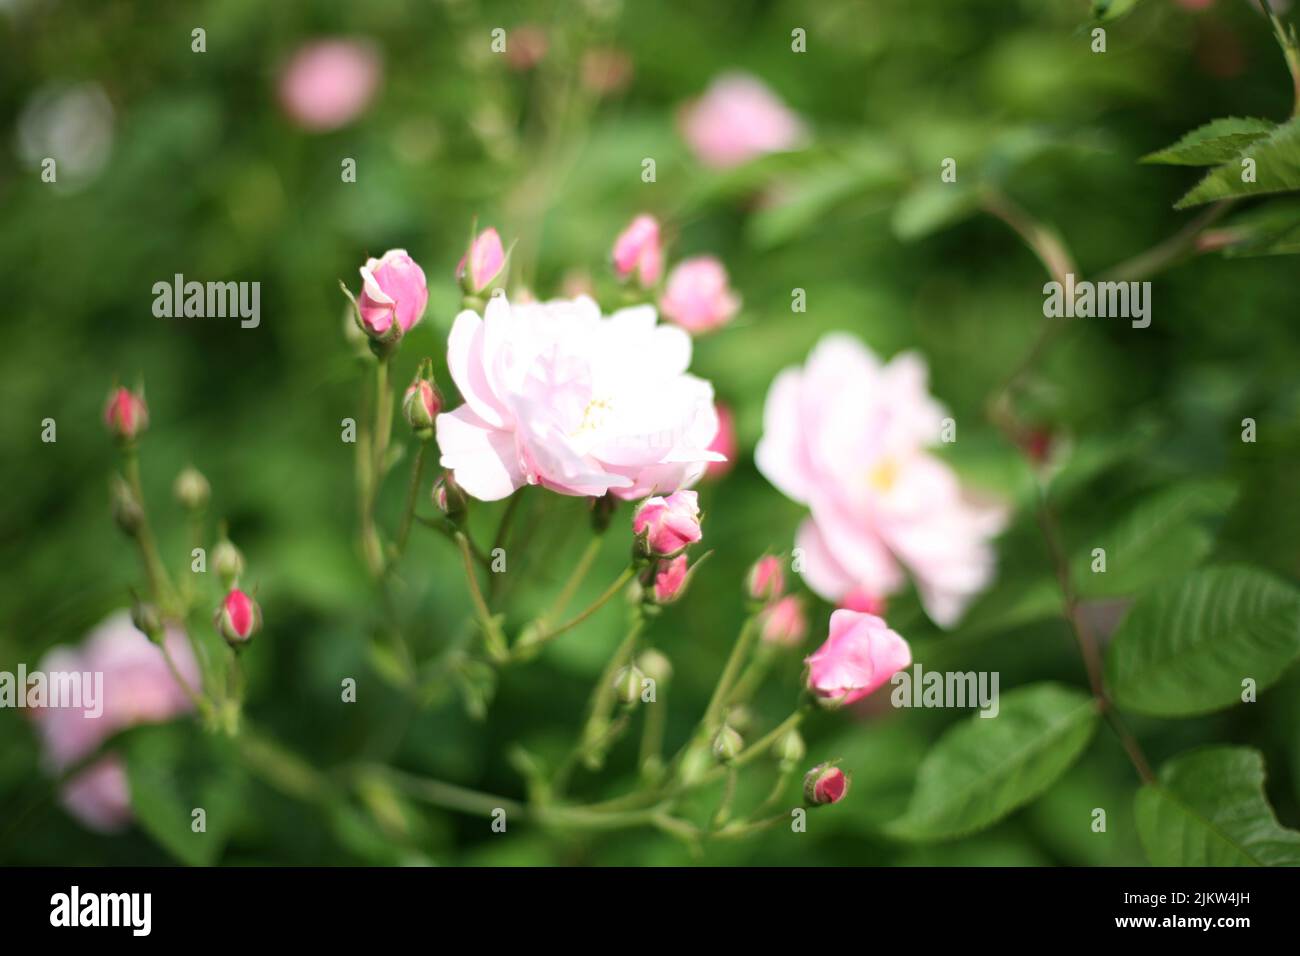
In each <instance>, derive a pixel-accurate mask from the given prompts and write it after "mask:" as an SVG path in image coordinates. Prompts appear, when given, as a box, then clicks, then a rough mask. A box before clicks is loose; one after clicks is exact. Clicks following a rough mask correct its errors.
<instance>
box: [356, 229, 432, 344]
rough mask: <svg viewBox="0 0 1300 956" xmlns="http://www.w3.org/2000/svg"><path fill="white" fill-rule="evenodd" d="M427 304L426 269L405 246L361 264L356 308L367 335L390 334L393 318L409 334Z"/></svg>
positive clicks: (379, 335)
mask: <svg viewBox="0 0 1300 956" xmlns="http://www.w3.org/2000/svg"><path fill="white" fill-rule="evenodd" d="M428 303H429V288H428V286H427V285H426V283H425V280H424V270H423V269H421V268H420V266H419V263H417V262H416V261H415V260H414V259H412V258H411V257H410V256H408V255H407V254H406V250H405V249H389V250H388V251H387V252H385V253H384V255H383V258H380V259H367V260H366V264H365V265H364V266H362V267H361V295H360V296H358V297H357V309H358V311H359V312H360V313H361V322H362V324H363V325H364V326H365V330H366V333H367V334H368V335H371V336H374V337H381V336H385V335H387V334H388V333H389V329H390V327H391V326H392V324H393V319H397V324H398V327H399V328H400V329H401V330H402V334H406V333H407V332H409V331H410V330H411V328H412V327H413V326H414V325H415V324H416V323H417V322H419V321H420V319H421V317H422V316H423V315H424V308H425V306H426V305H428Z"/></svg>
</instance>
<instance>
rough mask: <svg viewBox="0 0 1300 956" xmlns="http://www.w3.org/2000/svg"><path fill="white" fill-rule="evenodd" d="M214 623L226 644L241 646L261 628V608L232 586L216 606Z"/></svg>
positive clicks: (235, 646)
mask: <svg viewBox="0 0 1300 956" xmlns="http://www.w3.org/2000/svg"><path fill="white" fill-rule="evenodd" d="M216 625H217V630H218V631H220V632H221V636H222V637H224V638H225V639H226V643H227V644H229V645H230V646H231V647H234V648H239V647H242V646H244V645H245V644H247V643H248V642H249V641H250V640H252V638H253V635H254V634H256V633H257V632H258V631H260V630H261V629H262V609H261V608H260V607H258V605H257V602H256V601H254V600H253V599H252V598H251V597H249V596H248V595H247V594H245V593H244V592H243V591H241V590H239V588H233V589H232V590H231V591H229V592H228V593H227V594H226V596H225V598H224V599H223V600H222V602H221V606H220V607H219V608H217V616H216Z"/></svg>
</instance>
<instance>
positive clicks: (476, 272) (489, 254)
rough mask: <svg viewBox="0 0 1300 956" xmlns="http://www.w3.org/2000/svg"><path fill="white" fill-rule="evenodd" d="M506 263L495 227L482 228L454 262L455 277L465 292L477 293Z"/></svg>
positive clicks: (485, 287)
mask: <svg viewBox="0 0 1300 956" xmlns="http://www.w3.org/2000/svg"><path fill="white" fill-rule="evenodd" d="M505 264H506V251H505V247H504V246H502V245H501V235H500V233H498V232H497V231H496V230H495V229H491V228H488V229H484V230H483V231H482V232H480V233H479V234H478V235H477V236H475V237H474V239H473V241H472V242H470V244H469V249H468V250H467V251H466V253H465V255H463V256H461V257H460V262H458V263H457V264H456V278H457V279H459V280H460V281H461V284H462V285H463V286H464V288H465V291H466V292H470V293H474V294H478V293H480V292H483V291H485V290H486V289H487V287H488V286H490V285H491V284H492V280H493V279H495V278H496V277H497V276H498V275H500V273H501V270H502V268H504V266H505Z"/></svg>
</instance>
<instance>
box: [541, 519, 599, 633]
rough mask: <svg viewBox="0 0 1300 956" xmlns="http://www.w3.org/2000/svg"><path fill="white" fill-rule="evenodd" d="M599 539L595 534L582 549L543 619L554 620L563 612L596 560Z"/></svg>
mask: <svg viewBox="0 0 1300 956" xmlns="http://www.w3.org/2000/svg"><path fill="white" fill-rule="evenodd" d="M601 541H602V538H601V536H600V535H596V536H595V537H593V538H592V539H591V540H590V541H588V542H587V547H586V548H585V549H583V552H582V556H581V557H579V558H578V563H577V564H576V565H574V567H573V573H572V574H570V575H569V579H568V580H567V581H565V582H564V586H563V587H562V588H560V593H559V594H557V595H556V597H555V600H554V601H553V602H552V603H551V607H550V609H549V610H547V612H546V616H545V617H544V618H543V620H545V621H554V620H555V619H556V618H558V617H559V616H560V615H561V614H563V613H564V609H565V608H566V607H568V606H569V602H570V601H572V600H573V595H574V594H575V593H576V592H577V590H578V588H579V586H581V584H582V582H583V580H584V579H585V578H586V577H587V572H588V571H590V570H591V565H592V563H593V562H594V561H595V560H596V555H598V554H599V553H600V545H601Z"/></svg>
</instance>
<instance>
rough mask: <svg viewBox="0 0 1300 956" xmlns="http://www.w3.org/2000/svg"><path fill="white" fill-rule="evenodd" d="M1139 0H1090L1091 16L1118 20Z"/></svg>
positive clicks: (1097, 18)
mask: <svg viewBox="0 0 1300 956" xmlns="http://www.w3.org/2000/svg"><path fill="white" fill-rule="evenodd" d="M1141 2H1142V0H1092V18H1093V19H1094V20H1118V19H1119V18H1120V17H1122V16H1124V14H1126V13H1128V12H1129V11H1130V10H1132V9H1133V8H1134V7H1136V6H1137V5H1138V4H1139V3H1141Z"/></svg>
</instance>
